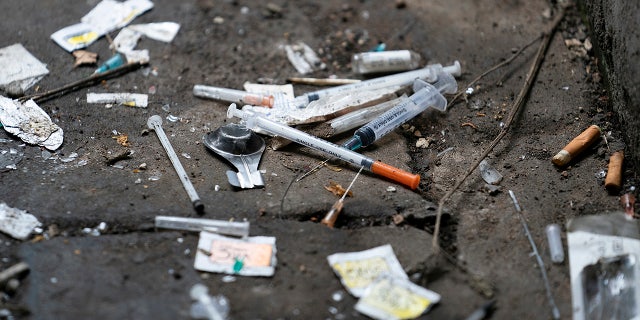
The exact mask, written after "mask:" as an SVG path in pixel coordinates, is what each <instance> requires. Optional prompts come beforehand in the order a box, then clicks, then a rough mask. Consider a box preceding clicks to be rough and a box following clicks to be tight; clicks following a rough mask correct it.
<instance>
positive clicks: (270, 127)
mask: <svg viewBox="0 0 640 320" xmlns="http://www.w3.org/2000/svg"><path fill="white" fill-rule="evenodd" d="M234 116H235V117H238V118H240V119H243V120H244V121H245V122H246V126H247V128H250V129H252V130H254V129H261V130H264V131H267V132H269V133H271V134H275V135H279V136H281V137H284V138H287V139H289V140H291V141H294V142H297V143H299V144H302V145H305V146H307V147H310V148H313V149H316V150H319V151H322V152H324V153H327V154H329V155H331V156H334V157H336V158H339V159H341V160H344V161H347V162H350V163H352V164H355V165H356V166H359V167H360V166H362V167H364V168H365V169H367V170H369V171H371V172H373V173H375V174H377V175H381V176H383V177H386V178H388V179H391V180H393V181H396V182H398V183H400V184H403V185H405V186H407V187H409V188H411V189H416V188H417V187H418V183H419V182H420V175H417V174H412V173H409V172H406V171H404V170H402V169H398V168H396V167H393V166H391V165H388V164H386V163H383V162H380V161H374V160H373V159H371V158H368V157H365V156H363V155H361V154H359V153H356V152H353V151H351V150H348V149H345V148H342V147H340V146H338V145H337V144H333V143H331V142H328V141H325V140H322V139H320V138H318V137H314V136H312V135H309V134H306V133H304V132H302V131H300V130H297V129H294V128H291V127H289V126H287V125H284V124H281V123H278V122H275V121H272V120H270V119H267V118H265V117H263V116H261V115H260V114H258V113H255V112H253V111H250V110H239V109H238V108H237V107H236V104H235V103H233V104H231V105H230V106H229V110H228V111H227V117H229V118H232V117H234Z"/></svg>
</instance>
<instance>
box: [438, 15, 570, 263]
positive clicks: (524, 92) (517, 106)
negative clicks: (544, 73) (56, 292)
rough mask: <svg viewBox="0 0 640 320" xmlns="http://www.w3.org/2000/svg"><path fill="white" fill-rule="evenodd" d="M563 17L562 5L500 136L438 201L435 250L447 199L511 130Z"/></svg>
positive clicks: (544, 36)
mask: <svg viewBox="0 0 640 320" xmlns="http://www.w3.org/2000/svg"><path fill="white" fill-rule="evenodd" d="M563 18H564V7H561V8H560V10H559V12H558V14H557V16H556V17H555V19H554V20H553V22H552V23H551V25H550V26H549V29H547V31H546V32H545V33H544V34H543V38H542V42H541V43H540V47H539V48H538V52H537V53H536V56H535V61H534V62H533V63H532V64H531V68H530V69H529V72H527V76H526V78H525V81H524V84H523V86H522V88H521V90H520V93H519V94H518V97H517V98H516V100H515V101H514V102H513V105H512V107H511V112H510V113H509V116H508V117H507V120H506V121H505V125H504V127H502V130H501V131H500V133H499V134H498V136H496V138H495V139H494V140H493V141H492V142H491V144H490V145H489V147H488V148H487V149H486V150H485V151H484V152H483V153H482V155H481V156H480V158H479V159H478V160H476V162H475V163H474V164H473V165H471V167H469V170H467V172H466V173H465V174H464V175H463V176H462V177H461V178H460V180H458V181H457V182H456V184H455V185H454V186H453V188H452V189H451V190H449V192H447V193H446V194H445V195H444V196H443V197H442V198H441V199H440V201H439V202H438V210H437V213H436V225H435V229H434V232H433V243H432V246H433V250H434V252H440V245H439V244H438V238H439V234H440V222H441V220H442V208H443V207H444V204H445V203H446V202H447V200H449V198H451V196H452V195H453V193H454V192H456V190H458V188H459V187H460V186H461V185H462V183H464V181H465V180H466V179H467V177H469V175H471V173H472V172H473V170H475V169H476V168H477V167H478V165H479V164H480V162H482V160H484V158H485V157H487V155H489V153H491V151H492V150H493V148H495V146H496V145H498V143H499V142H500V140H502V138H503V137H504V136H505V135H507V133H508V132H509V129H511V124H512V123H513V119H515V117H516V115H517V114H518V113H519V111H520V108H522V106H523V105H524V102H525V98H526V96H527V94H528V93H529V91H530V90H531V86H532V84H533V80H534V78H535V76H536V75H537V73H538V70H539V69H540V65H541V64H542V60H543V58H544V56H545V52H546V51H547V47H548V46H549V43H550V42H551V37H552V36H553V33H554V31H555V30H556V27H557V26H558V24H559V23H560V21H561V20H562V19H563Z"/></svg>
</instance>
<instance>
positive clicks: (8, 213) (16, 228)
mask: <svg viewBox="0 0 640 320" xmlns="http://www.w3.org/2000/svg"><path fill="white" fill-rule="evenodd" d="M41 225H42V223H40V221H38V218H36V217H35V216H34V215H32V214H30V213H27V212H26V211H24V210H20V209H16V208H12V207H9V206H8V205H7V204H6V203H4V202H0V231H2V232H4V233H6V234H8V235H10V236H12V237H14V238H16V239H19V240H25V239H27V238H28V237H29V235H30V234H31V232H32V231H33V229H34V228H35V227H39V226H41Z"/></svg>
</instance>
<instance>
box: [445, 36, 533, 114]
mask: <svg viewBox="0 0 640 320" xmlns="http://www.w3.org/2000/svg"><path fill="white" fill-rule="evenodd" d="M541 37H542V35H539V36H537V37H536V38H535V39H533V40H531V42H529V43H527V44H525V45H524V47H522V48H520V50H518V51H517V52H516V53H514V54H513V55H512V56H511V57H510V58H509V59H507V60H505V61H502V62H500V63H498V64H496V65H495V66H493V67H491V68H489V70H487V71H485V72H483V73H482V74H480V75H479V76H477V77H476V78H475V79H473V80H472V81H471V82H469V83H468V84H467V85H466V86H464V87H463V88H462V89H461V90H460V91H459V92H458V93H456V95H455V96H453V98H452V99H451V101H449V104H448V105H447V108H449V107H451V105H452V104H453V103H454V102H456V100H458V98H460V96H461V95H462V94H463V93H465V92H466V91H467V88H470V87H472V86H473V85H474V84H476V82H478V81H480V79H482V78H484V77H485V76H486V75H488V74H489V73H491V72H494V71H496V70H498V69H500V68H502V67H504V66H506V65H508V64H509V63H511V61H513V60H515V58H517V57H518V56H519V55H520V54H522V52H523V51H524V50H525V49H527V48H529V47H530V46H531V45H532V44H534V43H535V42H536V41H538V40H539V39H540V38H541Z"/></svg>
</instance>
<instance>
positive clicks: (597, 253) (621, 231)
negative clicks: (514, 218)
mask: <svg viewBox="0 0 640 320" xmlns="http://www.w3.org/2000/svg"><path fill="white" fill-rule="evenodd" d="M567 230H568V232H569V234H568V237H567V238H568V239H567V240H568V241H567V242H568V244H569V261H570V269H571V297H572V301H573V319H574V320H595V319H639V318H640V281H638V277H639V275H640V263H638V258H639V257H638V255H639V254H640V231H639V230H640V228H639V227H638V222H637V220H633V219H630V218H628V217H627V216H625V214H624V213H622V212H615V213H613V214H606V215H593V216H584V217H579V218H575V219H573V220H572V221H570V222H569V224H568V227H567Z"/></svg>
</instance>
